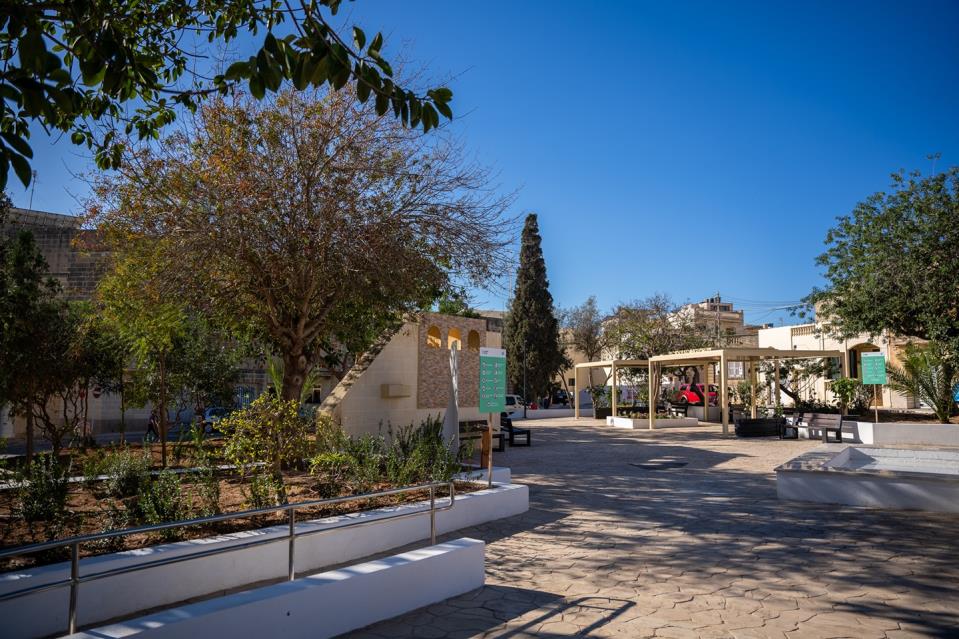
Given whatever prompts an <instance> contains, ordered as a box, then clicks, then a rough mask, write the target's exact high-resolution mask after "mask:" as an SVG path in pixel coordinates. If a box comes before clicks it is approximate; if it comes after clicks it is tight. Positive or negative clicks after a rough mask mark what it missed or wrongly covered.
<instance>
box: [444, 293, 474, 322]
mask: <svg viewBox="0 0 959 639" xmlns="http://www.w3.org/2000/svg"><path fill="white" fill-rule="evenodd" d="M436 312H437V313H442V314H443V315H458V316H460V317H472V318H478V317H480V314H479V313H477V312H476V311H475V310H474V309H473V308H472V307H471V306H470V298H469V294H468V293H467V292H466V291H464V290H462V289H452V290H447V291H445V292H444V293H443V295H441V296H440V298H439V299H438V300H437V301H436Z"/></svg>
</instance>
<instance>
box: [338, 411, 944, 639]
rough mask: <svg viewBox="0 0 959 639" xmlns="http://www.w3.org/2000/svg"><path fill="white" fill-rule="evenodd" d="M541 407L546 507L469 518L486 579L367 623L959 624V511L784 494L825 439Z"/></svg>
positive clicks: (627, 629) (666, 630) (600, 627)
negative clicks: (577, 414)
mask: <svg viewBox="0 0 959 639" xmlns="http://www.w3.org/2000/svg"><path fill="white" fill-rule="evenodd" d="M598 424H599V422H596V421H594V420H591V419H584V420H579V421H576V420H573V419H550V420H537V421H536V422H532V423H530V424H528V425H529V426H530V427H531V428H533V442H534V445H533V447H532V448H528V449H526V448H515V449H510V450H509V451H508V452H506V453H498V454H497V457H496V463H497V465H505V466H510V467H512V470H513V480H514V481H516V482H523V483H527V484H529V486H530V511H529V512H528V513H527V514H525V515H521V516H518V517H513V518H510V519H506V520H502V521H498V522H492V523H490V524H487V525H484V526H479V527H476V528H471V529H467V530H463V531H457V532H456V533H455V536H456V537H462V536H470V537H476V538H479V539H483V540H485V541H486V542H487V544H488V546H487V560H486V561H487V586H486V587H485V588H483V589H481V590H478V591H474V592H471V593H468V594H466V595H464V596H461V597H458V598H456V599H452V600H450V601H447V602H445V603H442V604H438V605H434V606H430V607H428V608H425V609H422V610H419V611H416V612H413V613H410V614H407V615H404V616H403V617H400V618H397V619H394V620H391V621H387V622H383V623H381V624H378V625H376V626H373V627H370V628H367V629H365V630H363V631H359V632H357V633H354V634H353V635H351V636H354V637H435V638H437V639H441V638H451V639H452V638H461V637H462V638H465V637H504V638H505V637H516V638H520V637H546V638H552V637H630V638H636V639H641V638H643V637H703V638H706V637H710V638H711V637H744V638H745V637H777V638H780V639H782V638H784V637H789V638H797V637H802V638H807V637H811V638H814V637H856V638H863V639H866V638H871V637H876V638H882V637H889V638H899V637H918V636H938V637H946V636H952V637H955V636H959V630H957V629H959V516H954V515H939V514H926V513H915V512H912V513H910V512H893V511H878V510H865V509H855V508H847V507H840V506H829V505H821V504H799V503H788V502H781V501H779V500H778V499H777V497H776V486H775V475H774V473H773V468H775V467H776V466H778V465H779V464H781V463H782V462H784V461H786V460H788V459H790V458H792V457H794V456H796V455H798V454H800V453H802V452H805V451H807V450H810V449H812V448H814V447H815V446H817V445H818V444H817V443H816V442H809V441H805V440H799V441H796V440H787V441H780V440H778V439H772V440H769V439H749V440H743V439H736V438H735V437H728V436H726V437H724V436H723V435H722V434H721V432H720V428H719V427H698V428H687V429H670V430H668V431H657V432H653V433H650V432H648V431H623V430H614V429H610V428H606V427H604V426H599V425H598Z"/></svg>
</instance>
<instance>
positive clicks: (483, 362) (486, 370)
mask: <svg viewBox="0 0 959 639" xmlns="http://www.w3.org/2000/svg"><path fill="white" fill-rule="evenodd" d="M504 410H506V351H505V350H504V349H502V348H481V349H480V369H479V411H480V412H481V413H501V412H503V411H504Z"/></svg>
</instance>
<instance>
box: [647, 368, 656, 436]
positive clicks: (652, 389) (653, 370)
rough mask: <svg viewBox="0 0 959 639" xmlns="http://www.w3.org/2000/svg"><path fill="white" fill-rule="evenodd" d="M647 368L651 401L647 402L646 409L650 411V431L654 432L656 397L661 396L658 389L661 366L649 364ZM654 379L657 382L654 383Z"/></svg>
mask: <svg viewBox="0 0 959 639" xmlns="http://www.w3.org/2000/svg"><path fill="white" fill-rule="evenodd" d="M647 368H648V369H649V380H648V381H649V399H647V400H646V408H647V410H648V411H649V430H653V429H654V428H656V395H658V394H659V393H658V389H657V386H658V384H659V375H658V369H659V364H653V363H652V362H649V364H647ZM654 376H655V377H654ZM654 379H655V380H656V381H655V382H654V381H653V380H654Z"/></svg>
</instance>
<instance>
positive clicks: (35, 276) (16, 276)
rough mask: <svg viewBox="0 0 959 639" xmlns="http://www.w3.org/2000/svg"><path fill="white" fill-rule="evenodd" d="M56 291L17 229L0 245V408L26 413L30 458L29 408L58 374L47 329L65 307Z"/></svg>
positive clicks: (32, 244) (26, 238) (30, 240)
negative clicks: (8, 406)
mask: <svg viewBox="0 0 959 639" xmlns="http://www.w3.org/2000/svg"><path fill="white" fill-rule="evenodd" d="M59 292H60V287H59V285H58V283H57V282H56V280H54V279H52V278H51V277H49V275H48V269H47V263H46V260H44V258H43V255H42V254H41V253H40V251H39V249H38V248H37V245H36V242H35V241H34V238H33V234H32V233H30V232H28V231H21V232H20V233H18V234H17V236H16V237H15V238H14V239H13V240H11V241H9V242H3V243H0V361H2V362H3V366H0V406H2V405H5V404H8V405H10V407H11V408H12V409H13V412H14V414H17V415H23V416H25V418H26V422H27V432H26V439H27V442H26V444H27V460H28V461H29V460H31V459H32V458H33V452H34V411H33V407H34V405H36V404H37V403H38V402H39V401H41V398H42V397H44V384H45V383H46V382H47V380H48V379H49V378H50V377H51V376H53V375H55V373H56V371H55V364H56V362H55V357H54V356H52V355H51V350H52V351H53V352H55V348H52V346H53V341H52V340H51V337H56V335H51V334H50V332H49V331H50V328H51V327H53V326H55V323H56V320H57V318H58V317H59V315H60V313H61V312H62V310H63V308H62V307H63V303H62V302H61V301H59V300H58V299H57V294H58V293H59Z"/></svg>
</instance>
